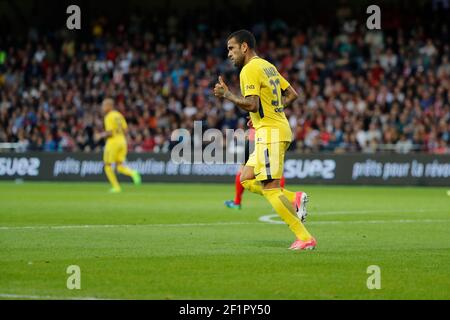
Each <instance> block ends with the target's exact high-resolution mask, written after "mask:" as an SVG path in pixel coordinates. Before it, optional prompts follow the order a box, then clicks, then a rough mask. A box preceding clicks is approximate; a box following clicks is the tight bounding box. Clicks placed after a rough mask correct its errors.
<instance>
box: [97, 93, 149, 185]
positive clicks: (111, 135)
mask: <svg viewBox="0 0 450 320" xmlns="http://www.w3.org/2000/svg"><path fill="white" fill-rule="evenodd" d="M102 109H103V112H104V113H105V121H104V122H105V132H104V134H103V135H104V137H105V138H106V144H105V149H104V152H103V162H104V165H105V173H106V176H107V177H108V180H109V182H110V183H111V185H112V188H111V190H110V192H112V193H118V192H121V187H120V184H119V182H118V181H117V177H116V175H115V173H114V169H113V167H112V165H113V164H115V166H116V169H117V171H118V172H119V173H121V174H124V175H126V176H129V177H131V178H132V179H133V182H134V183H135V184H140V183H141V177H140V175H139V173H138V172H137V171H136V170H132V169H130V168H128V167H126V166H125V165H124V164H123V163H124V162H125V160H126V157H127V151H128V150H127V149H128V146H127V139H126V130H127V129H128V126H127V122H126V120H125V118H124V117H123V116H122V114H121V113H120V112H118V111H116V110H114V102H113V100H112V99H105V100H104V101H103V104H102Z"/></svg>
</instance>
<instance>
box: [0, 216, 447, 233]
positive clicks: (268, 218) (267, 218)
mask: <svg viewBox="0 0 450 320" xmlns="http://www.w3.org/2000/svg"><path fill="white" fill-rule="evenodd" d="M273 218H278V215H276V214H273V215H266V216H262V217H260V218H259V219H258V220H259V221H260V222H215V223H166V224H91V225H65V226H64V225H61V226H23V227H6V226H4V227H0V230H39V229H40V230H61V229H96V228H131V227H141V228H145V227H210V226H228V225H265V223H269V224H284V222H283V221H281V220H272V219H273ZM438 222H450V219H435V220H433V219H417V220H411V219H409V220H408V219H402V220H349V221H333V220H330V221H310V222H306V223H307V224H377V223H438Z"/></svg>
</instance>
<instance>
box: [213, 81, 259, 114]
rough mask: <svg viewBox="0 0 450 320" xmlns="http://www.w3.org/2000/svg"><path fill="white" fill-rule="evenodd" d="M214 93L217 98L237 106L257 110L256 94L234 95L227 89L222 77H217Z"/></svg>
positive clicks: (257, 99) (252, 110)
mask: <svg viewBox="0 0 450 320" xmlns="http://www.w3.org/2000/svg"><path fill="white" fill-rule="evenodd" d="M214 95H215V96H216V97H219V98H225V99H227V100H230V101H231V102H233V103H234V104H235V105H237V106H238V107H239V108H241V109H243V110H245V111H248V112H257V111H258V109H259V97H258V96H248V97H242V96H237V95H235V94H234V93H232V92H231V91H230V90H229V89H228V86H227V85H226V84H225V82H224V81H223V79H222V77H219V83H217V84H216V86H215V87H214Z"/></svg>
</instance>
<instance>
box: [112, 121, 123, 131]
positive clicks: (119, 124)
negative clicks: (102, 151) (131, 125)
mask: <svg viewBox="0 0 450 320" xmlns="http://www.w3.org/2000/svg"><path fill="white" fill-rule="evenodd" d="M114 120H116V124H117V129H116V133H117V134H121V133H123V127H122V119H121V118H120V117H116V118H115V119H114Z"/></svg>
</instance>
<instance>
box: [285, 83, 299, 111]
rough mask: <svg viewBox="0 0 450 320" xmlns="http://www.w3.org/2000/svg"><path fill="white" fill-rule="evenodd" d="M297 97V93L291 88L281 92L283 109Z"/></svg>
mask: <svg viewBox="0 0 450 320" xmlns="http://www.w3.org/2000/svg"><path fill="white" fill-rule="evenodd" d="M298 97H299V95H298V93H297V91H295V89H294V88H292V86H289V87H287V88H286V90H284V91H283V97H282V103H283V106H284V107H288V106H290V105H291V104H292V102H294V101H295V100H297V98H298Z"/></svg>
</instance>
